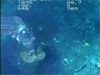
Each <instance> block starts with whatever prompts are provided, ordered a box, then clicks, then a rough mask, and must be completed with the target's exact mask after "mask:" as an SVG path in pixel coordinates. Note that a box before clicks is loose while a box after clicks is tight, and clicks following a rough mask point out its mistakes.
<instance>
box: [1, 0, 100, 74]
mask: <svg viewBox="0 0 100 75" xmlns="http://www.w3.org/2000/svg"><path fill="white" fill-rule="evenodd" d="M17 5H18V2H17V1H12V2H9V1H2V3H1V9H2V12H1V15H2V16H19V17H21V18H22V20H23V21H24V22H25V23H26V24H27V26H28V27H29V28H32V30H33V31H32V32H33V34H34V35H35V37H36V41H37V44H38V45H40V43H41V42H45V43H46V44H47V45H46V46H45V47H43V50H44V51H45V52H46V57H45V59H44V60H43V61H41V62H39V64H38V65H36V66H34V64H27V63H25V62H24V61H22V60H21V58H20V56H19V51H21V50H24V47H23V46H22V45H21V44H18V42H17V41H16V40H15V39H12V38H10V37H9V36H7V37H6V39H3V40H2V42H1V44H2V46H1V48H2V49H1V72H2V74H59V75H61V74H73V75H74V74H75V73H76V71H75V70H77V69H79V70H78V72H79V75H84V74H94V75H98V74H99V71H98V68H97V67H94V64H93V63H92V62H91V63H92V66H93V70H94V71H92V70H90V68H91V66H89V64H90V63H86V68H85V69H83V70H81V69H80V68H82V66H83V65H84V64H85V62H86V61H88V60H90V59H91V60H92V57H93V58H97V61H96V60H94V61H96V62H98V63H100V59H99V54H98V51H99V41H100V39H99V38H98V37H100V36H99V35H100V33H99V26H100V25H99V23H100V22H99V7H100V6H99V2H98V1H90V2H88V1H83V2H82V4H80V5H79V10H78V11H70V10H67V8H66V1H49V2H39V1H38V2H34V3H33V4H32V7H31V8H30V10H28V11H23V10H22V11H20V10H17ZM89 21H90V22H89ZM39 26H43V27H44V30H42V31H41V30H39ZM55 37H56V38H57V40H58V41H59V42H58V43H57V42H55V41H52V40H53V39H54V38H55ZM84 40H85V42H84ZM76 41H78V42H76ZM86 43H89V45H90V46H89V47H88V46H86V47H84V44H86ZM78 54H79V55H80V56H78ZM86 56H87V57H88V58H86ZM89 57H90V58H89ZM65 58H67V59H68V61H69V64H67V65H64V64H63V63H62V62H63V60H64V59H65ZM18 60H21V63H24V65H23V66H19V65H18V64H17V61H18ZM72 60H75V61H72ZM71 61H72V62H71ZM77 64H78V66H76V65H77ZM99 69H100V67H99ZM83 72H84V73H83Z"/></svg>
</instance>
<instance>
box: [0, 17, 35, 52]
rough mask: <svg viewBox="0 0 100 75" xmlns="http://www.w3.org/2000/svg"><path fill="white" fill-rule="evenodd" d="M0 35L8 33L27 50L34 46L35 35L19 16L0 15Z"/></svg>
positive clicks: (31, 49)
mask: <svg viewBox="0 0 100 75" xmlns="http://www.w3.org/2000/svg"><path fill="white" fill-rule="evenodd" d="M1 35H10V36H11V37H12V38H15V39H16V40H17V41H18V42H19V43H22V44H23V45H24V46H25V47H26V48H27V49H28V51H33V50H34V48H35V46H34V41H35V37H34V35H33V33H32V32H31V31H29V29H28V28H27V26H26V25H25V23H24V22H23V21H22V19H21V18H20V17H17V16H14V17H1Z"/></svg>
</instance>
